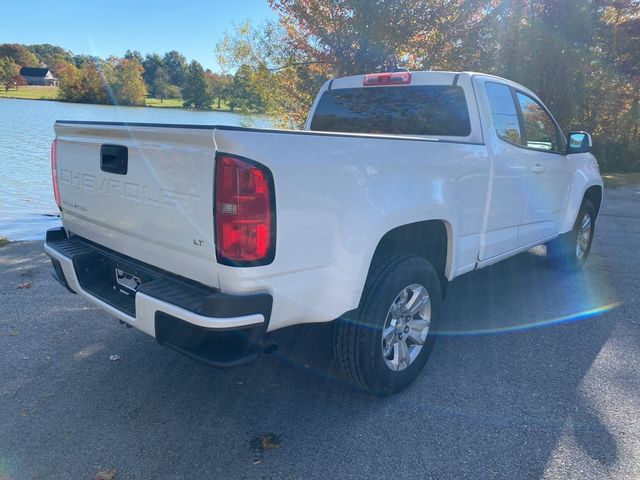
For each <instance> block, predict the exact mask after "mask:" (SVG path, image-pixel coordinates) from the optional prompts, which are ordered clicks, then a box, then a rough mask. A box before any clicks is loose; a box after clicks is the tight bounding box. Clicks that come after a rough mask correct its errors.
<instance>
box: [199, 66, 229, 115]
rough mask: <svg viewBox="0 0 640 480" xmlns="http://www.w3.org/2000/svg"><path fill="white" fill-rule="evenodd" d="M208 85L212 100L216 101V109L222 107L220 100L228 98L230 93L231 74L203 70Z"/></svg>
mask: <svg viewBox="0 0 640 480" xmlns="http://www.w3.org/2000/svg"><path fill="white" fill-rule="evenodd" d="M205 73H206V75H207V80H208V81H209V86H210V87H211V94H212V95H213V98H214V100H215V101H216V102H217V107H216V108H218V109H220V108H222V101H223V100H226V99H227V98H229V95H230V93H231V91H230V87H231V84H232V82H233V77H232V76H231V75H225V74H222V73H212V72H205Z"/></svg>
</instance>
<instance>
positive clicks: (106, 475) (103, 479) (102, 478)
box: [96, 468, 118, 480]
mask: <svg viewBox="0 0 640 480" xmlns="http://www.w3.org/2000/svg"><path fill="white" fill-rule="evenodd" d="M117 474H118V472H117V471H116V469H115V468H109V469H108V470H103V471H101V472H98V474H97V475H96V480H113V479H114V478H115V476H116V475H117Z"/></svg>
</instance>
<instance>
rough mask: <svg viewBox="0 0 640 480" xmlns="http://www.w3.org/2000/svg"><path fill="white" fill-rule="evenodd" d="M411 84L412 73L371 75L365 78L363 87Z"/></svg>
mask: <svg viewBox="0 0 640 480" xmlns="http://www.w3.org/2000/svg"><path fill="white" fill-rule="evenodd" d="M410 83H411V72H393V73H391V72H387V73H370V74H368V75H365V76H364V80H363V81H362V85H364V86H365V87H375V86H378V85H408V84H410Z"/></svg>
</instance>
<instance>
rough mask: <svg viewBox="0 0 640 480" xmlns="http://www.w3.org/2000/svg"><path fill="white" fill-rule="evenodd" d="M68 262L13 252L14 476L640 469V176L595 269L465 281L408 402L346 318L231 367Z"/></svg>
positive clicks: (5, 461) (610, 201) (5, 312)
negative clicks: (356, 378) (71, 283)
mask: <svg viewBox="0 0 640 480" xmlns="http://www.w3.org/2000/svg"><path fill="white" fill-rule="evenodd" d="M49 272H50V265H49V262H48V259H47V257H46V256H45V255H44V254H43V253H42V243H41V242H23V243H14V244H11V245H9V246H7V247H4V248H1V249H0V278H1V279H2V283H1V284H0V355H1V356H0V358H1V361H0V480H8V479H11V480H18V479H65V480H66V479H94V478H96V475H97V474H98V473H99V472H104V471H106V470H108V469H113V470H112V471H111V472H109V475H113V473H116V475H117V476H116V477H115V478H116V479H117V480H119V479H150V478H157V479H165V478H167V479H189V480H192V479H215V478H223V479H236V478H237V479H240V478H266V479H288V478H293V479H302V478H305V479H309V478H367V479H369V478H376V479H377V478H385V479H387V478H473V479H482V478H487V479H489V478H491V479H494V478H504V479H521V478H531V479H539V478H575V479H598V480H601V479H606V478H629V479H632V478H640V367H639V365H640V298H639V297H640V187H626V188H620V189H616V190H607V192H606V198H605V205H604V208H603V212H602V214H601V217H600V218H599V220H598V225H597V229H596V238H595V244H594V248H593V251H592V253H591V257H590V259H589V261H588V263H587V267H586V269H585V270H584V271H582V272H580V273H578V274H574V275H567V274H561V273H559V272H557V271H555V270H553V269H552V268H550V267H549V266H548V264H547V261H546V259H545V258H544V257H543V256H539V255H534V254H531V253H527V254H523V255H519V256H518V257H515V258H513V259H510V260H508V261H505V262H502V263H500V264H497V265H495V266H493V267H489V268H487V269H484V270H481V271H478V272H472V273H470V274H468V275H465V276H463V277H461V278H460V279H458V280H456V281H455V282H454V283H452V284H451V286H450V288H449V294H448V296H447V300H446V303H445V318H444V320H443V329H444V331H443V332H442V334H441V338H440V339H439V341H438V343H437V344H436V347H435V349H434V351H433V355H432V357H431V359H430V361H429V363H428V364H427V367H426V369H425V371H424V373H423V374H422V376H421V377H420V378H419V380H418V381H417V382H416V383H415V384H414V385H412V386H411V387H410V388H409V389H408V390H406V391H405V392H403V393H401V394H399V395H396V396H394V397H390V398H375V397H371V396H369V395H366V394H363V393H361V392H359V391H358V390H355V389H353V388H351V387H349V386H348V385H346V384H344V383H343V382H341V380H340V379H339V378H338V377H337V376H336V374H335V371H334V368H333V365H332V360H331V337H330V328H328V327H327V326H322V325H321V326H308V327H295V328H292V329H288V330H285V331H282V332H279V333H277V334H276V336H275V339H276V340H277V341H278V342H279V344H280V349H279V350H278V352H277V353H275V354H272V355H268V356H265V357H263V358H261V359H260V360H259V361H258V362H256V363H253V364H250V365H247V366H244V367H239V368H236V369H230V370H218V369H214V368H211V367H208V366H205V365H201V364H199V363H196V362H194V361H192V360H190V359H188V358H186V357H183V356H181V355H179V354H177V353H175V352H174V351H172V350H169V349H167V348H163V347H160V346H158V345H156V343H155V341H154V340H153V339H152V338H150V337H147V336H146V335H144V334H143V333H140V332H138V331H136V330H135V329H127V328H125V327H123V326H122V325H120V324H119V323H118V322H117V321H116V320H115V319H114V318H112V317H110V316H109V315H108V314H106V313H104V312H103V311H102V310H100V309H97V308H94V307H93V306H92V305H90V304H89V303H88V302H86V301H84V300H83V299H82V298H79V297H78V296H75V295H71V294H68V293H67V292H66V291H65V290H64V289H63V288H62V287H60V286H59V285H58V284H57V283H55V282H54V280H53V279H52V278H51V276H50V273H49ZM19 287H22V288H19ZM110 358H113V360H112V359H110ZM114 470H115V472H114Z"/></svg>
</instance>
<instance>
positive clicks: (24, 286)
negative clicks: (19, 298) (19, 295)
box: [18, 282, 31, 289]
mask: <svg viewBox="0 0 640 480" xmlns="http://www.w3.org/2000/svg"><path fill="white" fill-rule="evenodd" d="M18 288H21V289H22V288H31V282H24V283H21V284H20V285H18Z"/></svg>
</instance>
